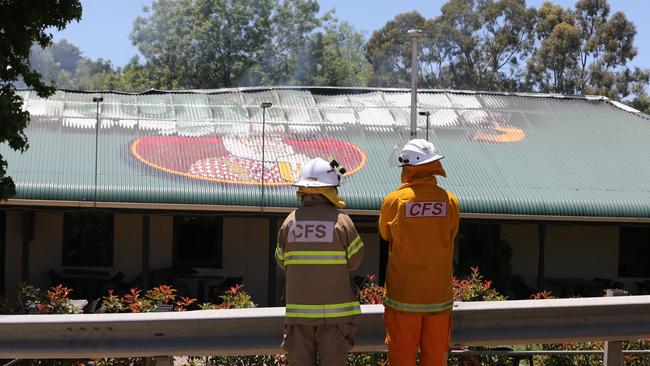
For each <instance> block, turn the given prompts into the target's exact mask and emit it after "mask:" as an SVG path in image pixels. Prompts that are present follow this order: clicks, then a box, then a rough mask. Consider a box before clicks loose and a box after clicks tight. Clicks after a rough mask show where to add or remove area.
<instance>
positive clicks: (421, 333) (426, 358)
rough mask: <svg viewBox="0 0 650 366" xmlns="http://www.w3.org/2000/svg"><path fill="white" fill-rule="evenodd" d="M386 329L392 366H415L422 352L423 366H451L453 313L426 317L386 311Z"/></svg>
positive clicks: (389, 360)
mask: <svg viewBox="0 0 650 366" xmlns="http://www.w3.org/2000/svg"><path fill="white" fill-rule="evenodd" d="M384 326H385V327H386V344H387V345H388V365H389V366H414V365H415V358H416V355H417V353H418V350H419V351H420V366H444V365H446V364H447V355H448V352H449V349H448V348H449V341H450V340H451V310H447V311H444V312H441V313H436V314H430V315H422V314H418V313H404V312H398V311H395V310H391V309H389V308H385V311H384Z"/></svg>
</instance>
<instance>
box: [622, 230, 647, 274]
mask: <svg viewBox="0 0 650 366" xmlns="http://www.w3.org/2000/svg"><path fill="white" fill-rule="evenodd" d="M619 242H620V249H619V256H618V275H619V276H620V277H650V228H647V227H627V226H623V227H621V229H620V233H619Z"/></svg>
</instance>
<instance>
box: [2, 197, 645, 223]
mask: <svg viewBox="0 0 650 366" xmlns="http://www.w3.org/2000/svg"><path fill="white" fill-rule="evenodd" d="M3 206H4V207H11V206H20V207H67V208H81V209H94V208H97V209H108V210H110V209H124V210H162V211H185V212H186V211H204V212H208V211H213V212H214V211H218V212H232V213H258V214H288V213H290V212H291V211H293V210H295V209H296V208H295V207H268V206H242V205H202V204H184V203H133V202H94V201H55V200H27V199H8V200H6V201H2V202H0V208H1V207H3ZM343 211H344V212H345V213H347V214H348V215H351V216H379V210H347V209H344V210H343ZM460 217H461V218H463V219H481V220H502V221H551V222H552V221H558V222H592V223H627V224H650V217H607V216H559V215H515V214H492V213H472V212H463V213H461V214H460Z"/></svg>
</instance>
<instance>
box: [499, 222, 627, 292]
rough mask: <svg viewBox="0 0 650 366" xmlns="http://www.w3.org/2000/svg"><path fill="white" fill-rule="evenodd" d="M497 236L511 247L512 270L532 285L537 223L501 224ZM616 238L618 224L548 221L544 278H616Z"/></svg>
mask: <svg viewBox="0 0 650 366" xmlns="http://www.w3.org/2000/svg"><path fill="white" fill-rule="evenodd" d="M501 238H502V239H503V240H507V241H508V242H510V245H511V247H512V270H513V272H514V273H516V274H519V275H521V276H522V277H523V278H524V280H525V282H526V284H527V285H528V286H530V287H533V288H535V287H536V279H537V273H538V253H539V235H538V225H535V224H503V225H501ZM618 241H619V233H618V227H617V226H615V225H560V224H549V225H547V226H546V244H545V255H544V263H545V268H544V276H545V278H547V279H553V278H581V279H593V278H608V279H612V280H614V281H619V280H621V279H620V278H618ZM623 282H626V281H623ZM630 289H632V288H630Z"/></svg>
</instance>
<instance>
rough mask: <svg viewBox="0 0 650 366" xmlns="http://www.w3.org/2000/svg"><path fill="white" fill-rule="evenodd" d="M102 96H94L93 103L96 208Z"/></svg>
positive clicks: (94, 199) (94, 198)
mask: <svg viewBox="0 0 650 366" xmlns="http://www.w3.org/2000/svg"><path fill="white" fill-rule="evenodd" d="M103 101H104V98H103V97H101V96H99V97H94V98H93V103H97V114H96V119H95V194H94V197H93V201H95V208H97V161H98V159H99V103H101V102H103Z"/></svg>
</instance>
